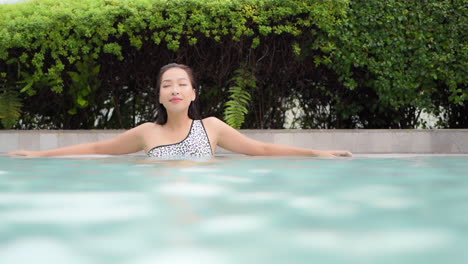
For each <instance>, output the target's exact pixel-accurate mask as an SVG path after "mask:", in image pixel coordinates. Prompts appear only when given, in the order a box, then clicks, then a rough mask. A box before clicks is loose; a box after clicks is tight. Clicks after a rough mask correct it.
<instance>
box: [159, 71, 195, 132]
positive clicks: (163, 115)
mask: <svg viewBox="0 0 468 264" xmlns="http://www.w3.org/2000/svg"><path fill="white" fill-rule="evenodd" d="M172 68H179V69H182V70H184V71H185V72H186V73H187V75H188V77H189V80H190V84H191V85H192V88H193V89H195V100H194V101H192V102H191V103H190V106H189V109H188V116H189V117H190V118H191V119H201V118H200V114H199V111H198V105H199V99H198V86H197V82H196V81H195V78H194V76H193V71H192V69H191V68H190V67H188V66H187V65H184V64H177V63H170V64H167V65H165V66H163V67H161V69H160V70H159V75H158V80H157V83H156V98H157V100H158V102H157V103H156V111H157V113H156V124H160V125H164V124H166V122H167V110H166V108H165V107H164V105H163V104H161V102H159V94H160V90H161V81H162V80H161V79H162V76H163V74H164V73H165V72H166V71H168V70H170V69H172Z"/></svg>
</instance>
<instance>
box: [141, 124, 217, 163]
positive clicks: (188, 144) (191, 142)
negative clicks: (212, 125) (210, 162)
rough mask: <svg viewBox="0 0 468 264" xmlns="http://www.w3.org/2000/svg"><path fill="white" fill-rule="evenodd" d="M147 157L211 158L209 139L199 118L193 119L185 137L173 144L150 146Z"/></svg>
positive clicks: (171, 158)
mask: <svg viewBox="0 0 468 264" xmlns="http://www.w3.org/2000/svg"><path fill="white" fill-rule="evenodd" d="M147 155H148V157H155V158H158V159H170V160H173V159H206V158H212V157H213V152H212V150H211V144H210V139H209V138H208V135H207V133H206V130H205V127H204V126H203V122H202V121H201V120H193V121H192V126H191V127H190V131H189V133H188V135H187V137H186V138H185V139H184V140H182V141H180V142H179V143H175V144H168V145H161V146H156V147H154V148H152V149H151V150H150V151H148V153H147Z"/></svg>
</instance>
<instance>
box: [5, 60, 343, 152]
mask: <svg viewBox="0 0 468 264" xmlns="http://www.w3.org/2000/svg"><path fill="white" fill-rule="evenodd" d="M157 87H158V90H157V91H158V92H157V93H158V98H159V103H158V115H157V120H156V123H149V122H148V123H144V124H142V125H139V126H137V127H135V128H133V129H130V130H128V131H126V132H125V133H123V134H121V135H119V136H117V137H115V138H112V139H109V140H104V141H98V142H93V143H86V144H79V145H73V146H69V147H64V148H58V149H52V150H46V151H24V150H21V151H16V152H11V153H9V155H17V156H27V157H49V156H64V155H93V154H110V155H119V154H128V153H134V152H138V151H141V150H144V151H145V152H146V153H147V155H148V156H150V157H157V158H162V159H174V158H177V159H192V158H211V157H213V155H214V153H215V150H216V146H220V147H222V148H224V149H227V150H230V151H232V152H236V153H241V154H246V155H255V156H272V155H278V156H286V155H297V156H322V157H335V156H351V153H350V152H348V151H341V150H338V151H319V150H312V149H304V148H295V147H289V146H284V145H277V144H269V143H264V142H259V141H256V140H253V139H250V138H248V137H246V136H244V135H242V134H241V133H239V132H238V131H237V130H235V129H233V128H232V127H230V126H229V125H227V124H226V123H224V122H223V121H221V120H219V119H217V118H215V117H208V118H205V119H203V120H200V118H199V116H198V113H197V108H196V106H197V101H198V96H197V85H196V84H195V80H194V77H193V73H192V70H191V69H190V68H189V67H187V66H185V65H181V64H175V63H172V64H168V65H166V66H164V67H162V68H161V70H160V72H159V76H158V85H157Z"/></svg>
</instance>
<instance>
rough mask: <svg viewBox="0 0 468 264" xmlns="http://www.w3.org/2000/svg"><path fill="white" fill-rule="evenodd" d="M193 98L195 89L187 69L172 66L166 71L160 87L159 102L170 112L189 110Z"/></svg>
mask: <svg viewBox="0 0 468 264" xmlns="http://www.w3.org/2000/svg"><path fill="white" fill-rule="evenodd" d="M193 100H195V89H193V87H192V83H191V81H190V78H189V76H188V74H187V72H186V71H185V70H183V69H180V68H171V69H169V70H167V71H166V72H164V74H163V75H162V76H161V87H159V102H160V103H161V104H162V105H164V107H165V108H166V110H167V111H168V112H182V111H185V112H187V110H188V108H189V106H190V103H191V102H192V101H193Z"/></svg>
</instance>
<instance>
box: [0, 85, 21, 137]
mask: <svg viewBox="0 0 468 264" xmlns="http://www.w3.org/2000/svg"><path fill="white" fill-rule="evenodd" d="M22 106H23V104H22V103H21V99H20V98H19V93H18V92H16V91H11V90H4V91H3V92H2V93H0V119H1V122H2V125H3V127H5V128H7V129H11V128H13V126H14V125H15V124H16V122H17V121H18V119H19V118H20V116H21V107H22Z"/></svg>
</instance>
